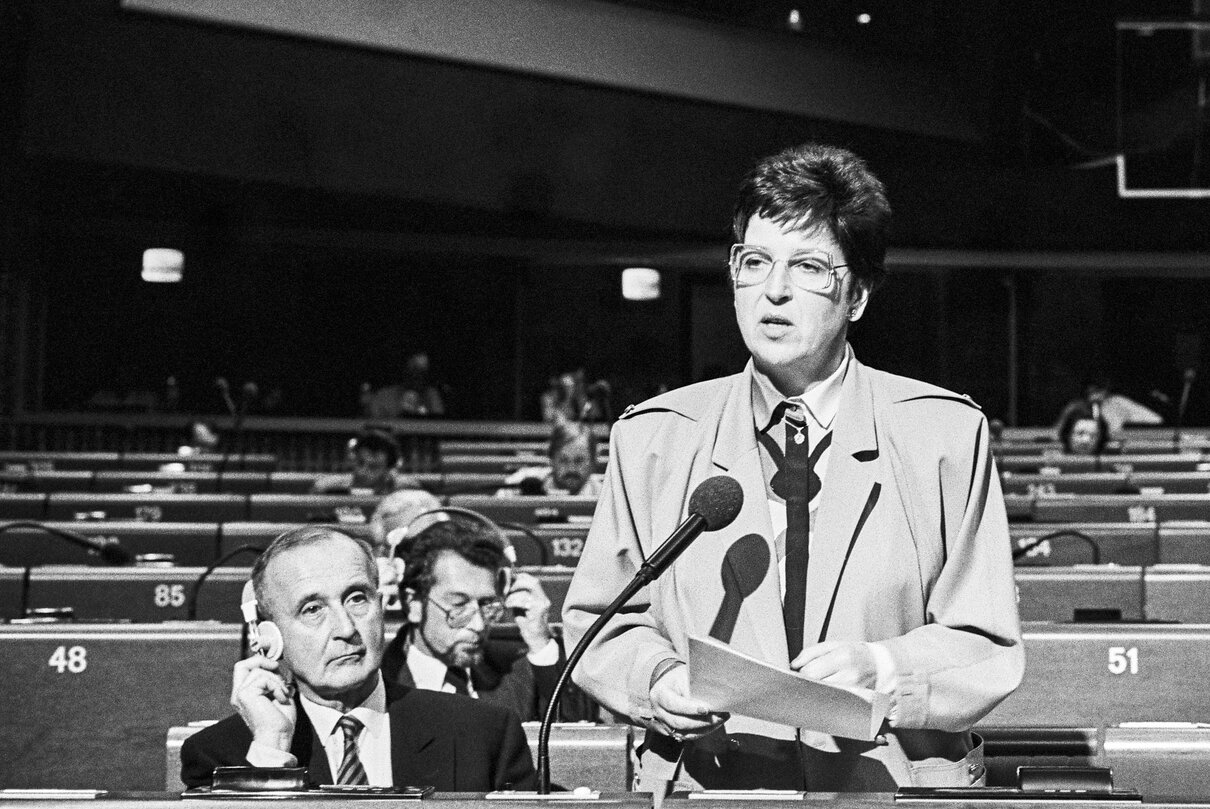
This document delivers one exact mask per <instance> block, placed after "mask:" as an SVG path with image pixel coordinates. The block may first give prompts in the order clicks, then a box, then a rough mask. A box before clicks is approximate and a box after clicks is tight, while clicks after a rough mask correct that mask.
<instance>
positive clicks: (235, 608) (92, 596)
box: [28, 565, 251, 623]
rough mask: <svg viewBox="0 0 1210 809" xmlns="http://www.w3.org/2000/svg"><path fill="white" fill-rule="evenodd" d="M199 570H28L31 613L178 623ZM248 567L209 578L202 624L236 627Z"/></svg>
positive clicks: (56, 567)
mask: <svg viewBox="0 0 1210 809" xmlns="http://www.w3.org/2000/svg"><path fill="white" fill-rule="evenodd" d="M203 570H204V568H200V567H164V568H156V567H108V568H102V567H81V566H77V565H51V566H46V567H37V568H33V569H32V570H30V574H29V595H28V604H29V606H30V607H71V608H72V609H73V610H74V612H75V616H76V618H77V619H88V620H114V621H118V620H130V621H135V622H137V623H146V622H159V621H183V620H185V619H186V618H187V617H188V613H187V609H188V604H189V597H190V595H191V594H192V593H193V590H194V587H195V583H196V582H197V579H198V576H200V575H201V574H202V572H203ZM250 572H251V571H250V568H249V567H248V566H244V567H221V568H219V569H218V570H215V571H214V572H213V573H211V574H210V577H209V578H208V579H207V580H206V582H205V584H203V585H202V592H201V595H200V596H199V598H198V612H197V617H198V618H199V619H201V620H211V621H229V622H231V623H238V622H239V621H241V620H242V618H241V615H240V608H239V605H240V595H241V592H242V590H243V587H244V582H246V581H247V580H248V574H249V573H250Z"/></svg>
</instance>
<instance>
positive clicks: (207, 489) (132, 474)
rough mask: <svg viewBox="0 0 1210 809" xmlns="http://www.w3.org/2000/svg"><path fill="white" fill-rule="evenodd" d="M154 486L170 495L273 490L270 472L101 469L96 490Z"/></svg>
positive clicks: (94, 487)
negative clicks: (270, 488)
mask: <svg viewBox="0 0 1210 809" xmlns="http://www.w3.org/2000/svg"><path fill="white" fill-rule="evenodd" d="M135 486H139V487H150V489H151V490H152V491H165V492H167V493H169V494H252V493H254V492H267V491H269V474H268V473H267V472H224V473H223V474H222V475H220V474H219V473H217V472H160V471H137V470H136V471H130V470H119V471H112V472H97V473H96V478H95V480H94V481H93V490H94V491H97V492H129V491H139V490H138V489H132V488H131V487H135Z"/></svg>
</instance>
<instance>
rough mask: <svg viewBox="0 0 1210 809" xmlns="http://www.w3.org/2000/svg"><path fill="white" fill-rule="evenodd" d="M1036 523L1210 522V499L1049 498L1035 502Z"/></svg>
mask: <svg viewBox="0 0 1210 809" xmlns="http://www.w3.org/2000/svg"><path fill="white" fill-rule="evenodd" d="M1033 516H1034V521H1035V522H1135V523H1137V522H1164V521H1166V520H1207V519H1210V495H1194V494H1162V495H1143V494H1133V495H1129V494H1123V495H1115V494H1105V495H1061V494H1059V495H1047V496H1040V497H1038V498H1036V499H1035V500H1034V511H1033Z"/></svg>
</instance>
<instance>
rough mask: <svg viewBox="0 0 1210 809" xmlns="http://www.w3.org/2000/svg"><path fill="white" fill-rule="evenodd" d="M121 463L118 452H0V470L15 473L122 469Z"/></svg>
mask: <svg viewBox="0 0 1210 809" xmlns="http://www.w3.org/2000/svg"><path fill="white" fill-rule="evenodd" d="M121 462H122V461H121V456H120V455H119V454H118V453H116V452H36V451H33V450H9V451H5V452H0V469H11V470H14V471H43V472H52V471H58V470H71V469H76V470H85V471H95V470H97V469H120V468H121Z"/></svg>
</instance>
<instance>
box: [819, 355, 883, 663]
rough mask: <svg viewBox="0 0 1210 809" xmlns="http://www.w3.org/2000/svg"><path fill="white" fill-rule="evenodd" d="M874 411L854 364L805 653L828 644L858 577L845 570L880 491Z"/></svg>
mask: <svg viewBox="0 0 1210 809" xmlns="http://www.w3.org/2000/svg"><path fill="white" fill-rule="evenodd" d="M875 411H876V404H875V402H874V397H873V390H872V389H871V387H870V381H869V375H868V374H866V373H865V371H864V368H863V366H862V365H861V364H860V363H859V362H857V360H856V359H853V360H852V361H851V364H850V366H849V372H848V374H847V375H846V377H845V381H844V386H843V388H842V390H841V398H840V409H839V410H838V411H837V416H836V422H835V424H834V426H833V430H832V451H831V455H830V456H829V459H828V468H827V470H826V473H825V475H824V477H823V489H822V490H821V492H820V497H821V498H822V500H821V501H820V504H819V512H818V514H817V516H816V521H815V532H814V538H813V540H812V542H811V561H810V566H809V567H808V572H807V602H806V604H807V606H806V609H807V614H806V621H805V622H804V627H803V646H804V648H805V647H807V646H810V645H812V644H814V643H817V642H818V641H820V640H823V638H821V637H820V634H821V630H822V629H823V628H824V626H825V616H827V615H828V614H829V611H830V608H831V605H832V602H833V598H834V595H835V593H836V592H837V591H838V588H839V587H840V585H841V584H842V581H843V580H842V576H843V577H845V578H848V577H852V576H854V575H855V573H854V571H852V570H846V569H845V562H846V560H847V558H848V555H849V553H850V551H851V549H852V547H853V546H854V545H855V544H856V543H857V542H859V541H860V539H861V536H862V534H863V532H864V529H865V526H866V524H867V523H866V520H867V518H868V517H869V514H870V511H871V509H872V508H873V507H874V504H875V503H876V502H877V499H878V496H879V492H880V490H881V484H880V481H879V478H880V477H881V474H880V469H881V465H880V464H879V463H878V458H879V449H878V435H877V430H876V429H875V422H874V415H875ZM867 538H868V537H867Z"/></svg>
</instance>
